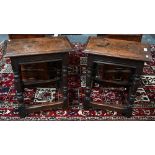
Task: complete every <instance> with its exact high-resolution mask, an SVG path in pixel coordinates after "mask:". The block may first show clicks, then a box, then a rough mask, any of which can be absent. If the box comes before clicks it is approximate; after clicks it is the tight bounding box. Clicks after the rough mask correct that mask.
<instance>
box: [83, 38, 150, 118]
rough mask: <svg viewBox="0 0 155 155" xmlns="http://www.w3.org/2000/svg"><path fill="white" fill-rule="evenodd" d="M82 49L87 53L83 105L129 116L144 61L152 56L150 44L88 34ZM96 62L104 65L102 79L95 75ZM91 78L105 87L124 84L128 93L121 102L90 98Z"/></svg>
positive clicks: (122, 85)
mask: <svg viewBox="0 0 155 155" xmlns="http://www.w3.org/2000/svg"><path fill="white" fill-rule="evenodd" d="M84 52H85V53H86V54H87V55H88V60H87V65H88V66H87V78H86V91H85V103H84V108H85V109H89V108H90V107H97V108H99V109H107V110H114V111H117V112H120V113H122V114H124V115H125V116H127V117H130V116H131V114H132V104H133V103H134V97H135V93H136V90H137V87H138V86H139V82H140V75H141V73H142V71H143V66H144V62H147V61H150V60H151V55H150V48H149V46H148V45H145V44H141V43H138V42H134V41H125V40H116V39H108V38H102V37H90V38H89V40H88V44H87V46H86V49H85V50H84ZM99 65H102V66H103V68H104V75H103V78H102V79H101V78H100V77H98V76H97V68H98V66H99ZM93 82H96V83H100V84H102V85H103V86H106V87H111V86H112V87H115V86H116V87H125V88H126V90H127V94H128V95H127V97H124V99H123V101H122V104H121V105H117V104H115V103H112V104H107V103H98V102H92V101H91V98H90V94H91V89H92V85H93Z"/></svg>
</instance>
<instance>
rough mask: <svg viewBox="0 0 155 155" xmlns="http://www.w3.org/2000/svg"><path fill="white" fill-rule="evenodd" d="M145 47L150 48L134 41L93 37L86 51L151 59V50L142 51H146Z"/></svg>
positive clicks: (136, 58)
mask: <svg viewBox="0 0 155 155" xmlns="http://www.w3.org/2000/svg"><path fill="white" fill-rule="evenodd" d="M144 48H147V49H148V50H149V45H146V44H140V43H138V42H133V41H125V40H117V39H108V38H102V37H97V38H96V37H91V39H89V41H88V44H87V48H86V49H85V53H92V54H97V55H104V56H110V57H118V58H123V59H131V60H141V61H150V58H151V54H150V53H149V52H142V51H144ZM146 55H148V56H146Z"/></svg>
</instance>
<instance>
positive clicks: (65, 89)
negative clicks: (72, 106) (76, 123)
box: [62, 66, 68, 109]
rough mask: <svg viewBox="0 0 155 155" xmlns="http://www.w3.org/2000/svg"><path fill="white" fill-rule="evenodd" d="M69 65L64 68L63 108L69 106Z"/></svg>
mask: <svg viewBox="0 0 155 155" xmlns="http://www.w3.org/2000/svg"><path fill="white" fill-rule="evenodd" d="M67 73H68V70H67V66H63V68H62V78H63V80H62V92H63V108H64V109H66V108H67V107H68V87H67V85H68V80H67Z"/></svg>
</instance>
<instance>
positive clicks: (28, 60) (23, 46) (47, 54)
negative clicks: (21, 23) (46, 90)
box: [5, 37, 73, 117]
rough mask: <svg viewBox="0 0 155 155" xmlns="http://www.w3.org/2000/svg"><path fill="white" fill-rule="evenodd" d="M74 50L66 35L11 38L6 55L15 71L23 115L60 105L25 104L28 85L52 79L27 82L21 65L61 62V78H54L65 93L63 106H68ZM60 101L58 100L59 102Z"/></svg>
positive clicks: (58, 87)
mask: <svg viewBox="0 0 155 155" xmlns="http://www.w3.org/2000/svg"><path fill="white" fill-rule="evenodd" d="M71 51H73V49H72V47H71V45H70V43H69V41H68V40H67V39H66V38H65V37H54V38H31V39H21V40H20V39H16V40H11V41H10V42H9V43H8V47H7V52H6V55H5V57H9V58H10V59H11V64H12V68H13V71H14V78H15V87H16V90H17V99H18V101H19V103H20V104H21V107H19V111H21V112H20V114H21V117H23V116H25V114H24V110H25V113H27V111H31V110H32V109H33V110H32V111H38V110H44V109H48V108H49V107H50V109H51V108H55V107H56V106H58V107H59V106H60V104H57V103H55V104H54V103H47V104H45V105H40V106H39V105H38V106H32V108H30V107H27V106H25V105H24V102H23V90H24V86H25V85H26V86H27V85H30V84H31V85H36V84H42V83H48V82H50V80H38V81H37V80H35V81H33V82H32V81H30V82H29V83H28V82H25V83H24V81H23V80H22V74H21V67H20V66H21V65H23V64H32V63H41V62H53V63H54V64H56V62H61V70H62V74H61V73H58V74H59V77H60V78H59V79H53V81H57V86H56V87H57V89H60V91H61V92H62V94H63V101H61V106H62V107H63V108H67V107H68V91H67V88H68V86H67V84H68V82H67V72H68V71H67V66H68V54H69V52H71ZM59 102H60V101H58V103H59Z"/></svg>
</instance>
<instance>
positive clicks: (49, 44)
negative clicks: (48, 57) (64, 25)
mask: <svg viewBox="0 0 155 155" xmlns="http://www.w3.org/2000/svg"><path fill="white" fill-rule="evenodd" d="M72 50H73V49H72V47H71V44H70V42H69V41H68V39H67V38H66V37H51V38H48V37H44V38H28V39H14V40H10V41H9V42H8V45H7V50H6V55H5V56H4V57H19V56H29V55H40V54H52V53H63V52H69V51H72Z"/></svg>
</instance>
